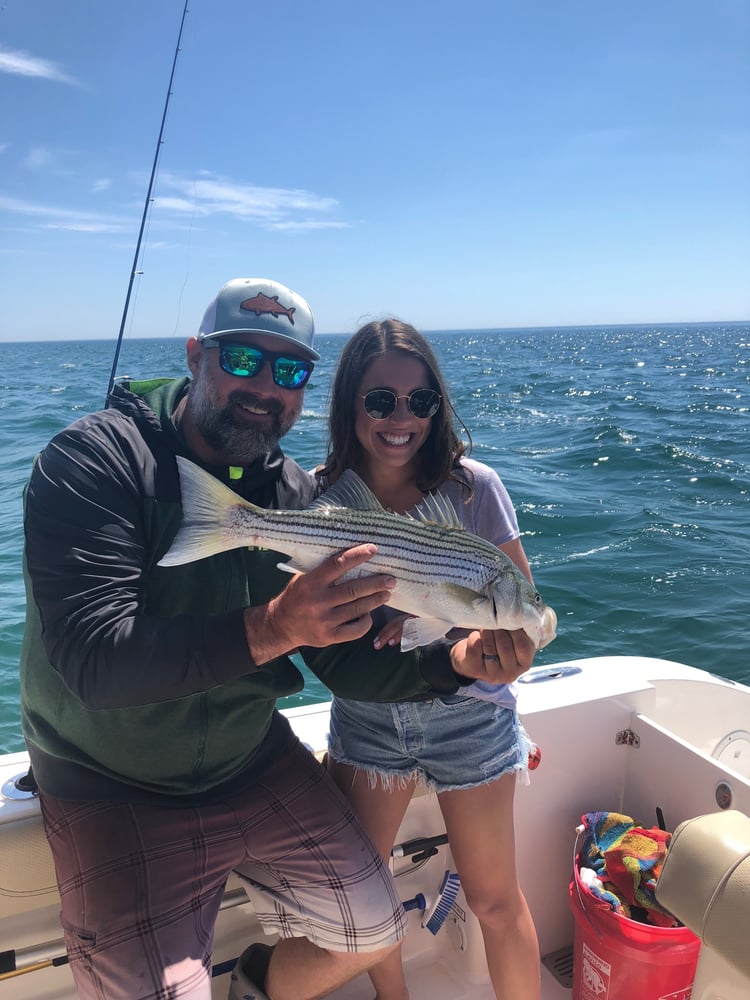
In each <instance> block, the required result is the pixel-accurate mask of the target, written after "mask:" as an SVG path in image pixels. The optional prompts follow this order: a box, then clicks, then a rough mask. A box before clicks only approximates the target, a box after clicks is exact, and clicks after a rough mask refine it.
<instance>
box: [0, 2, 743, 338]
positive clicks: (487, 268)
mask: <svg viewBox="0 0 750 1000" xmlns="http://www.w3.org/2000/svg"><path fill="white" fill-rule="evenodd" d="M182 8H183V0H129V2H128V3H124V4H115V3H112V2H105V0H3V2H2V3H1V4H0V108H2V111H1V112H0V339H3V340H19V339H52V338H63V339H67V338H71V337H80V338H88V337H109V336H116V334H117V331H118V329H119V325H120V318H121V313H122V309H123V304H124V299H125V292H126V288H127V283H128V278H129V275H130V270H131V265H132V260H133V253H134V249H135V242H136V237H137V233H138V226H139V223H140V218H141V212H142V209H143V203H144V198H145V194H146V189H147V182H148V177H149V172H150V169H151V163H152V160H153V156H154V149H155V143H156V137H157V135H158V131H159V124H160V121H161V115H162V110H163V106H164V99H165V96H166V89H167V81H168V79H169V72H170V68H171V62H172V56H173V52H174V46H175V42H176V39H177V32H178V29H179V24H180V19H181V16H182ZM748 178H750V5H749V4H748V3H747V0H711V2H707V0H657V2H654V0H648V2H644V0H631V2H630V3H627V4H614V3H607V2H602V0H597V2H576V0H571V2H567V3H564V2H561V0H517V2H507V0H463V2H462V3H447V2H443V0H431V2H427V0H418V2H417V0H414V2H412V0H398V2H392V0H379V2H377V3H372V4H370V3H364V2H360V0H317V2H313V0H278V2H276V3H265V4H259V3H254V2H251V0H191V2H190V10H189V13H188V15H187V18H186V23H185V30H184V34H183V39H182V51H181V53H180V55H179V58H178V62H177V71H176V77H175V82H174V87H173V96H172V98H171V102H170V108H169V114H168V118H167V123H166V130H165V136H164V143H163V145H162V147H161V155H160V161H159V170H158V174H157V177H156V183H155V187H154V192H153V194H154V204H153V208H152V210H151V212H150V214H149V222H148V226H147V229H146V236H145V239H144V244H143V253H142V256H141V260H140V264H139V270H142V271H143V275H142V276H141V277H139V278H138V279H137V281H136V283H135V286H134V292H133V300H132V302H131V308H130V319H129V323H128V328H127V330H128V335H129V336H133V337H136V336H151V335H155V336H172V335H184V336H189V335H190V334H191V333H193V332H194V331H195V329H196V328H197V324H198V322H199V319H200V315H201V313H202V311H203V309H204V307H205V305H206V304H207V302H208V301H209V299H210V298H211V297H212V296H213V294H214V293H215V292H216V290H217V289H218V288H219V287H220V286H221V285H222V284H223V282H224V281H226V280H227V279H229V278H233V277H239V276H243V277H246V276H248V277H249V276H265V277H273V278H276V279H278V280H280V281H283V282H285V283H286V284H288V285H290V286H291V287H293V288H294V289H296V290H297V291H299V292H300V293H301V294H302V295H304V296H305V297H306V298H308V300H309V301H310V303H311V305H312V307H313V311H314V313H315V316H316V323H317V327H318V330H319V331H320V332H322V333H333V332H339V331H350V330H353V329H355V328H356V326H357V325H359V323H360V322H362V321H365V320H367V319H370V318H373V317H379V316H383V315H398V316H400V317H401V318H402V319H405V320H407V321H410V322H412V323H414V324H415V325H417V326H418V327H420V328H421V329H425V330H431V329H455V328H461V329H462V328H483V327H513V326H554V325H576V324H599V323H606V324H609V323H650V322H655V323H658V322H686V321H713V320H733V319H748V318H750V235H749V234H750V183H749V182H748Z"/></svg>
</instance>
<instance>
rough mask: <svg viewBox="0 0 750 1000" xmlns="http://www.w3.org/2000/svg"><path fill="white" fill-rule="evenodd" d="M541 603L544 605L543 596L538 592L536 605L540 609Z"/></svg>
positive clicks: (535, 595) (535, 596)
mask: <svg viewBox="0 0 750 1000" xmlns="http://www.w3.org/2000/svg"><path fill="white" fill-rule="evenodd" d="M541 603H542V595H541V594H540V593H539V591H538V590H537V592H536V593H535V594H534V604H536V606H537V607H539V605H540V604H541Z"/></svg>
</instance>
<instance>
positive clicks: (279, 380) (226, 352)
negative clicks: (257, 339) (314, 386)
mask: <svg viewBox="0 0 750 1000" xmlns="http://www.w3.org/2000/svg"><path fill="white" fill-rule="evenodd" d="M203 346H204V347H218V348H219V364H220V365H221V368H222V370H223V371H225V372H226V373H227V374H228V375H237V376H239V377H240V378H255V376H256V375H259V374H260V373H261V372H262V371H263V369H264V368H265V366H266V364H270V366H271V374H272V376H273V380H274V382H275V383H276V385H278V386H280V388H282V389H302V388H303V387H304V385H305V383H306V382H307V380H308V379H309V378H310V376H311V375H312V371H313V368H314V367H315V366H314V364H313V363H312V361H307V360H305V359H304V358H288V357H287V356H286V355H285V354H271V352H270V351H263V350H261V349H260V347H251V346H250V345H249V344H233V343H231V341H230V342H227V341H223V340H222V341H219V342H218V343H217V342H215V341H214V343H213V344H212V343H211V342H210V341H209V342H206V343H204V345H203Z"/></svg>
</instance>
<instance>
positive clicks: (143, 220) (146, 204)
mask: <svg viewBox="0 0 750 1000" xmlns="http://www.w3.org/2000/svg"><path fill="white" fill-rule="evenodd" d="M188 2H189V0H185V5H184V7H183V9H182V18H181V20H180V30H179V32H178V34H177V44H176V45H175V50H174V56H173V58H172V70H171V72H170V74H169V84H168V86H167V96H166V98H165V101H164V111H163V112H162V116H161V126H160V128H159V136H158V138H157V140H156V150H155V152H154V160H153V163H152V165H151V176H150V178H149V182H148V190H147V191H146V199H145V202H144V205H143V214H142V215H141V224H140V228H139V230H138V239H137V241H136V245H135V253H134V255H133V264H132V267H131V269H130V280H129V281H128V290H127V293H126V295H125V305H124V307H123V310H122V319H121V320H120V331H119V333H118V335H117V345H116V347H115V354H114V358H113V359H112V370H111V372H110V375H109V385H108V386H107V399H108V398H109V394H110V392H111V391H112V386H113V385H114V383H115V374H116V373H117V362H118V360H119V357H120V348H121V347H122V338H123V334H124V332H125V324H126V322H127V319H128V309H129V306H130V297H131V294H132V291H133V282H134V281H135V278H136V275H137V274H138V261H139V259H140V254H141V242H142V240H143V232H144V229H145V228H146V221H147V219H148V214H149V208H150V206H151V204H152V200H153V199H152V197H151V192H152V191H153V188H154V181H155V179H156V170H157V167H158V164H159V155H160V153H161V147H162V143H163V141H164V126H165V124H166V120H167V111H168V110H169V100H170V98H171V96H172V84H173V83H174V75H175V70H176V69H177V57H178V56H179V54H180V42H181V41H182V31H183V28H184V27H185V19H186V17H187V13H188ZM104 405H105V406H106V405H107V400H106V399H105V401H104Z"/></svg>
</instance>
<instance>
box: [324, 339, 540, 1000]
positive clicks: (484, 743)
mask: <svg viewBox="0 0 750 1000" xmlns="http://www.w3.org/2000/svg"><path fill="white" fill-rule="evenodd" d="M453 413H454V411H453V407H452V405H451V403H450V400H449V398H448V391H447V388H446V385H445V382H444V380H443V377H442V375H441V373H440V369H439V367H438V363H437V360H436V358H435V356H434V354H433V352H432V350H431V348H430V346H429V344H428V343H427V342H426V340H425V339H424V338H423V337H422V336H421V335H420V334H419V333H418V332H417V331H416V330H415V329H414V328H413V327H411V326H409V325H407V324H405V323H401V322H399V321H397V320H393V319H389V320H386V321H384V322H375V323H368V324H367V325H366V326H364V327H362V328H361V329H360V330H359V331H358V332H357V333H356V334H354V336H353V337H352V338H351V339H350V340H349V342H348V343H347V344H346V346H345V348H344V351H343V353H342V355H341V358H340V361H339V365H338V369H337V373H336V376H335V379H334V384H333V392H332V402H331V416H330V450H329V456H328V459H327V461H326V464H325V466H323V467H322V469H321V470H319V475H320V478H321V480H322V483H323V485H324V486H329V485H332V484H333V483H334V482H335V481H336V480H337V479H338V477H339V476H340V475H341V474H342V472H344V470H346V469H348V468H352V469H354V470H355V471H356V472H357V473H358V474H359V475H360V476H361V478H362V479H363V480H364V481H365V482H366V483H367V485H368V486H369V487H370V489H371V490H372V491H373V493H374V494H375V495H376V496H377V497H378V499H379V500H380V502H381V503H382V504H383V506H384V507H386V508H388V509H390V510H393V511H395V512H397V513H406V512H407V511H410V510H412V509H413V508H414V507H415V506H417V505H418V504H419V503H420V502H421V501H422V500H423V499H424V498H425V496H426V495H427V494H428V493H430V492H432V491H435V490H440V492H441V493H443V494H444V495H445V496H447V497H448V498H449V499H450V500H451V501H452V502H453V505H454V506H455V508H456V511H457V513H458V515H459V517H460V518H461V520H462V521H463V523H464V524H465V525H466V527H467V529H468V530H470V531H472V532H474V533H475V534H478V535H482V536H483V537H485V538H488V539H490V540H492V541H493V542H495V543H496V544H497V545H498V546H499V547H500V548H501V549H502V550H503V551H504V552H505V553H506V554H507V555H508V556H510V558H511V559H512V560H513V561H514V562H515V563H516V565H517V566H518V567H519V569H520V570H521V571H522V572H523V573H524V574H525V575H526V576H527V577H528V579H529V580H531V572H530V569H529V564H528V561H527V559H526V555H525V553H524V550H523V546H522V544H521V541H520V538H519V531H518V524H517V521H516V516H515V512H514V510H513V506H512V504H511V501H510V498H509V496H508V494H507V492H506V490H505V488H504V487H503V485H502V482H501V481H500V479H499V478H498V476H497V475H496V474H495V473H494V472H493V471H492V470H491V469H490V468H489V467H488V466H485V465H482V464H481V463H479V462H475V461H473V460H471V459H468V458H467V457H465V454H464V452H465V449H464V446H463V444H462V443H461V441H460V440H459V438H458V434H457V433H456V430H455V427H454V425H453V421H452V414H453ZM385 613H386V614H388V612H385ZM390 615H391V617H390V620H389V621H388V622H387V623H386V624H384V625H383V626H382V628H381V629H380V630H379V632H378V636H377V638H376V639H375V645H376V647H380V646H382V645H384V644H386V643H388V644H395V643H396V642H398V641H399V638H400V631H401V625H402V622H403V616H397V615H395V614H394V613H393V612H391V613H390ZM482 648H483V652H484V654H485V655H486V656H487V657H489V658H491V659H498V658H499V661H500V664H501V666H502V668H503V673H504V676H507V678H508V682H509V683H508V684H504V685H500V686H493V685H488V684H486V685H476V684H474V685H471V686H470V687H468V688H463V689H461V691H460V692H459V694H457V695H453V696H448V697H445V698H441V699H435V700H433V701H424V702H409V703H399V704H372V703H363V702H353V701H349V700H345V699H341V698H334V700H333V705H332V710H331V727H330V740H329V754H328V761H329V768H330V770H331V773H332V775H333V777H334V779H335V780H336V782H337V784H338V785H339V787H340V788H341V789H342V791H343V792H344V793H345V794H346V795H347V796H348V798H349V799H350V801H351V802H352V804H353V805H354V807H355V809H356V811H357V813H358V814H359V817H360V819H361V820H362V821H363V823H364V825H365V827H366V828H367V830H368V831H369V833H370V836H371V837H372V839H373V841H374V842H375V844H376V846H377V847H378V849H379V850H380V852H381V853H382V855H383V857H384V858H385V859H389V858H390V854H391V848H392V846H393V843H394V838H395V836H396V834H397V831H398V828H399V826H400V824H401V820H402V819H403V816H404V813H405V812H406V808H407V806H408V804H409V800H410V798H411V796H412V793H413V791H414V789H415V787H416V784H417V782H418V781H420V780H421V781H423V782H425V783H426V784H427V785H428V787H431V788H433V789H434V790H435V791H436V792H437V795H438V802H439V804H440V808H441V810H442V813H443V817H444V820H445V825H446V831H447V834H448V839H449V843H450V847H451V852H452V854H453V858H454V861H455V863H456V866H457V868H458V872H459V875H460V877H461V885H462V887H463V889H464V892H465V894H466V899H467V902H468V904H469V906H470V907H471V909H472V910H473V912H474V913H475V914H476V916H477V918H478V920H479V923H480V925H481V928H482V934H483V937H484V944H485V951H486V954H487V963H488V966H489V971H490V977H491V980H492V984H493V987H494V991H495V995H496V996H497V997H498V1000H538V998H539V995H540V985H539V949H538V944H537V939H536V932H535V929H534V925H533V922H532V919H531V915H530V913H529V910H528V907H527V905H526V900H525V899H524V896H523V894H522V892H521V889H520V887H519V885H518V879H517V875H516V865H515V844H514V831H513V793H514V786H515V780H516V773H517V772H519V771H522V770H524V769H525V768H526V765H527V760H528V751H529V742H528V738H527V737H526V734H525V732H524V731H523V729H522V727H521V726H520V724H519V722H518V717H517V714H516V709H515V695H514V691H513V687H512V682H513V681H514V680H515V679H516V678H517V677H518V676H519V675H520V674H521V673H523V672H524V671H525V670H527V669H528V668H529V666H531V661H532V659H533V653H534V648H533V644H532V643H531V641H530V640H529V639H528V637H527V636H526V635H525V633H523V632H520V631H519V632H506V631H504V630H498V631H496V632H490V631H488V632H483V633H482ZM474 694H476V695H479V697H473V696H472V695H474ZM415 727H416V731H417V734H418V735H417V738H416V742H415V744H413V745H409V740H410V738H411V736H412V735H413V734H414V732H415ZM414 746H417V747H418V749H414ZM370 976H371V979H372V982H373V985H374V986H375V990H376V1000H407V998H408V990H407V987H406V981H405V979H404V974H403V968H402V964H401V957H400V953H399V952H395V953H393V954H392V955H391V956H389V958H387V959H386V960H385V961H384V962H383V963H382V964H380V965H379V966H377V967H375V969H373V970H371V971H370Z"/></svg>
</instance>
